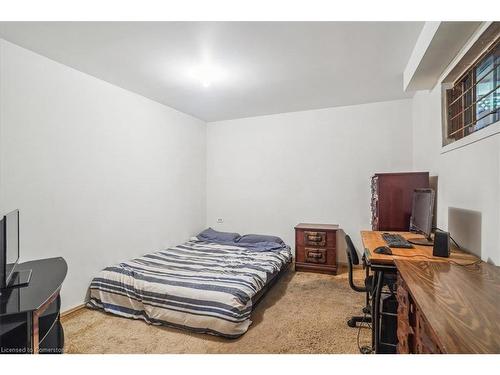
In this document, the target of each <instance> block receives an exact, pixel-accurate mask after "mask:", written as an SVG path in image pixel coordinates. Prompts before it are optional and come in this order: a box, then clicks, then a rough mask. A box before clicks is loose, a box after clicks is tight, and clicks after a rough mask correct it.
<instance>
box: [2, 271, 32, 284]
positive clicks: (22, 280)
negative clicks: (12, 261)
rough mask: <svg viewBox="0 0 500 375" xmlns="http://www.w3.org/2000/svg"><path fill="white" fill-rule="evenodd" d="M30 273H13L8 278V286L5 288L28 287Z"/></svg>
mask: <svg viewBox="0 0 500 375" xmlns="http://www.w3.org/2000/svg"><path fill="white" fill-rule="evenodd" d="M31 273H32V271H31V270H19V271H14V273H13V274H12V277H11V278H10V281H9V284H8V285H7V288H14V287H19V286H25V285H28V284H29V283H30V280H31Z"/></svg>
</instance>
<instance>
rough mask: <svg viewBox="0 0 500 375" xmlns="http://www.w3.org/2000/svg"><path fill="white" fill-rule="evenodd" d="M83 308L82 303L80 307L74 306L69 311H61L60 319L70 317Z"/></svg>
mask: <svg viewBox="0 0 500 375" xmlns="http://www.w3.org/2000/svg"><path fill="white" fill-rule="evenodd" d="M84 307H85V304H84V303H82V304H81V305H77V306H75V307H72V308H71V309H69V310H66V311H63V312H62V313H61V318H67V317H68V316H70V315H72V314H74V313H76V312H77V311H79V310H81V309H83V308H84Z"/></svg>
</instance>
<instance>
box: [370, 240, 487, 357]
mask: <svg viewBox="0 0 500 375" xmlns="http://www.w3.org/2000/svg"><path fill="white" fill-rule="evenodd" d="M382 233H385V232H380V231H361V240H362V242H363V248H364V254H365V256H364V261H365V263H366V265H367V266H369V267H370V269H371V270H372V271H374V275H373V276H374V278H373V279H374V286H375V289H374V291H373V301H372V321H373V323H372V341H373V346H374V349H375V353H380V352H381V346H383V345H385V344H383V343H381V342H380V300H381V294H382V288H383V280H384V277H385V275H386V274H388V273H392V274H395V273H397V268H396V263H395V261H397V260H406V261H418V260H420V261H428V262H437V263H444V264H450V263H451V262H456V263H459V264H462V265H466V264H471V263H474V262H477V261H478V260H479V259H478V258H477V257H476V256H474V255H472V254H468V253H466V252H464V251H461V250H458V249H456V248H454V249H453V250H452V252H451V255H450V257H449V258H443V257H435V256H433V255H432V247H431V246H421V245H414V248H413V249H399V248H391V251H392V255H385V254H377V253H375V251H374V250H375V249H376V248H377V247H379V246H387V243H386V242H385V241H384V239H383V238H382ZM389 233H397V234H400V235H401V236H403V237H404V238H406V239H409V238H418V237H421V238H423V236H421V235H418V234H415V233H411V232H389ZM393 349H394V348H393Z"/></svg>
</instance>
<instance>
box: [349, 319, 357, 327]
mask: <svg viewBox="0 0 500 375" xmlns="http://www.w3.org/2000/svg"><path fill="white" fill-rule="evenodd" d="M347 325H348V326H349V327H351V328H355V327H356V321H355V320H354V319H349V320H348V321H347Z"/></svg>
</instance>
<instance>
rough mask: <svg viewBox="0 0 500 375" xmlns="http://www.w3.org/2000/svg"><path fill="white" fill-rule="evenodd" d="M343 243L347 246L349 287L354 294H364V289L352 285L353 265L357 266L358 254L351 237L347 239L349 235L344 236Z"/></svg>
mask: <svg viewBox="0 0 500 375" xmlns="http://www.w3.org/2000/svg"><path fill="white" fill-rule="evenodd" d="M345 242H346V244H347V247H346V252H347V266H348V267H349V285H350V286H351V288H352V289H353V290H355V291H356V292H365V291H366V288H364V287H359V286H356V285H355V284H354V277H353V272H354V270H353V265H357V264H359V257H358V252H357V251H356V248H355V247H354V244H353V243H352V240H351V237H349V235H347V234H346V235H345Z"/></svg>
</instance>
